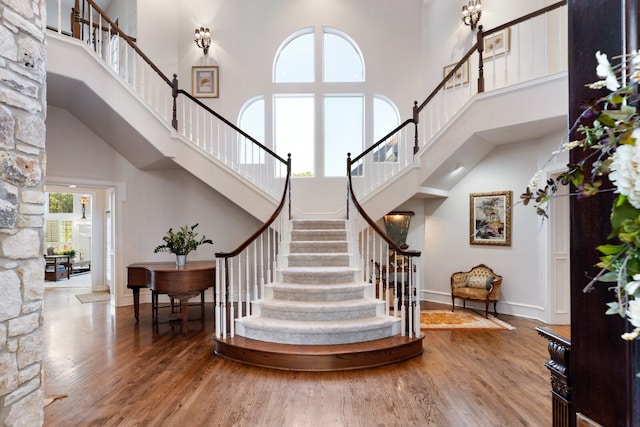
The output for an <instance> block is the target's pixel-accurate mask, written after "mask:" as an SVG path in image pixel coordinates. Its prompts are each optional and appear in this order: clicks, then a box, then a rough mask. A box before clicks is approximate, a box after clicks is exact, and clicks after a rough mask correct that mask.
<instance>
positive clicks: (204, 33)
mask: <svg viewBox="0 0 640 427" xmlns="http://www.w3.org/2000/svg"><path fill="white" fill-rule="evenodd" d="M193 41H194V42H196V46H198V47H199V48H202V50H203V51H204V54H205V55H206V54H207V52H209V46H211V32H210V31H209V29H208V28H204V27H200V28H196V35H195V38H194V39H193Z"/></svg>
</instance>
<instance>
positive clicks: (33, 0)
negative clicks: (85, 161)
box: [0, 0, 46, 426]
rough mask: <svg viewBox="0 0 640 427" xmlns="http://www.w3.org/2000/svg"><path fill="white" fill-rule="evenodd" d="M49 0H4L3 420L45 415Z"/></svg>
mask: <svg viewBox="0 0 640 427" xmlns="http://www.w3.org/2000/svg"><path fill="white" fill-rule="evenodd" d="M44 14H45V0H0V425H2V426H39V425H42V423H43V408H42V402H43V387H42V355H43V343H42V326H41V325H42V303H43V294H44V259H43V257H42V254H43V253H44V252H43V248H44V246H43V228H42V226H43V222H44V209H45V193H44V166H45V116H46V70H45V62H46V46H45V40H44V37H45V31H44V30H45V23H46V17H45V16H44Z"/></svg>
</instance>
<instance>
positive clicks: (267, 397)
mask: <svg viewBox="0 0 640 427" xmlns="http://www.w3.org/2000/svg"><path fill="white" fill-rule="evenodd" d="M81 292H86V290H82V289H73V288H68V289H48V290H46V291H45V309H44V327H43V331H44V334H43V335H44V337H43V338H44V342H45V354H44V396H45V398H46V397H47V396H51V395H56V394H66V395H68V397H66V398H64V399H59V400H56V401H54V402H53V403H52V404H50V405H49V406H47V407H46V408H45V410H44V421H45V422H44V425H45V426H68V425H74V426H93V425H100V426H187V425H188V426H296V427H300V426H353V427H359V426H362V427H365V426H366V427H369V426H438V427H447V426H455V427H459V426H483V427H485V426H509V427H511V426H548V425H550V423H551V395H550V391H549V390H550V383H549V373H548V371H547V369H546V368H545V367H544V362H545V361H546V360H547V359H548V353H547V342H546V341H545V340H544V339H543V338H541V337H539V336H538V335H537V333H536V331H535V330H534V328H535V327H536V326H540V325H541V323H539V322H535V321H531V320H527V319H520V318H516V317H512V316H505V315H501V316H499V317H500V318H501V319H502V320H505V321H507V322H509V323H511V324H512V325H514V326H515V327H516V329H515V330H513V331H430V332H426V333H425V335H426V336H425V339H424V341H423V345H424V353H423V354H422V355H421V356H419V357H416V358H414V359H411V360H408V361H406V362H402V363H398V364H395V365H390V366H383V367H379V368H372V369H364V370H357V371H341V372H291V371H277V370H269V369H264V368H258V367H252V366H246V365H242V364H239V363H236V362H232V361H228V360H225V359H222V358H220V357H217V356H215V355H214V354H213V341H212V339H211V336H212V335H213V333H214V324H213V314H212V306H207V312H206V316H205V319H204V320H195V319H198V318H199V315H200V313H199V308H198V307H192V308H191V309H192V310H193V315H192V313H191V312H190V313H189V315H190V317H189V318H190V321H189V333H188V335H187V336H186V337H185V336H183V335H182V334H181V333H180V322H168V321H167V322H163V323H160V324H159V325H157V326H153V325H152V324H151V307H150V305H149V304H142V305H141V307H140V308H141V310H140V322H139V323H138V324H136V322H135V319H134V317H133V307H123V308H117V309H116V308H113V307H111V306H110V305H109V303H107V302H96V303H88V304H81V303H80V302H79V301H78V300H77V298H75V297H74V293H81ZM430 308H442V306H439V307H438V306H432V307H430ZM160 318H161V321H162V320H163V312H161V313H160ZM191 319H194V320H191Z"/></svg>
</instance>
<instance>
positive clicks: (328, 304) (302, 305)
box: [256, 298, 384, 311]
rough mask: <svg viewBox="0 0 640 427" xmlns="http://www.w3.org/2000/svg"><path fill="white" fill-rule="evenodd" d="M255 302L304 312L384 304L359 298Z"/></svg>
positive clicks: (275, 307)
mask: <svg viewBox="0 0 640 427" xmlns="http://www.w3.org/2000/svg"><path fill="white" fill-rule="evenodd" d="M256 302H259V303H260V306H261V307H269V308H273V309H279V310H288V311H296V310H304V311H331V310H347V309H354V308H360V307H375V306H377V305H379V304H384V303H383V302H382V301H380V300H377V299H367V298H361V299H359V300H345V301H287V300H276V299H261V300H258V301H256Z"/></svg>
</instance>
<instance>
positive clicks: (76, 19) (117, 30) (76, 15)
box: [72, 0, 172, 86]
mask: <svg viewBox="0 0 640 427" xmlns="http://www.w3.org/2000/svg"><path fill="white" fill-rule="evenodd" d="M84 1H86V2H87V3H89V4H90V5H91V7H92V8H93V9H95V11H96V12H98V14H99V15H100V16H101V17H102V18H103V19H104V20H105V21H107V22H108V23H109V25H111V26H112V27H113V28H114V29H115V31H114V32H115V33H117V34H118V35H119V36H120V37H122V39H124V40H125V41H126V42H127V43H128V44H129V46H131V48H132V49H133V50H134V51H135V52H136V53H137V54H138V55H140V57H141V58H142V59H143V60H144V62H146V63H147V64H148V65H149V66H150V67H151V69H152V70H153V71H155V72H156V73H157V74H158V75H159V76H160V78H161V79H162V80H164V81H165V82H166V83H167V84H168V85H169V86H172V82H171V80H170V79H169V78H168V77H167V76H166V75H165V74H164V73H163V72H162V71H160V69H159V68H158V67H157V66H156V65H155V64H154V63H153V62H152V61H151V59H149V57H148V56H147V55H145V54H144V52H142V51H141V50H140V48H139V47H138V45H137V44H136V43H135V41H134V40H133V39H132V38H131V37H129V36H128V35H127V34H126V33H125V32H124V31H122V29H121V28H120V27H119V26H118V24H116V23H115V22H113V20H112V19H111V18H109V16H108V15H107V14H106V13H105V12H104V11H103V10H102V9H101V8H100V6H98V5H97V4H95V2H94V1H93V0H84ZM78 3H79V0H76V9H75V11H74V13H73V14H72V16H73V19H74V25H77V24H78V23H80V22H81V18H80V16H79V13H78V11H77V8H78V7H79V4H78ZM74 36H75V37H76V38H77V37H78V32H76V31H74Z"/></svg>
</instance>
